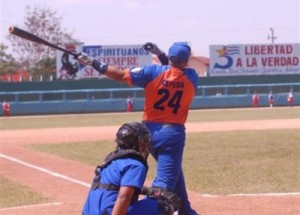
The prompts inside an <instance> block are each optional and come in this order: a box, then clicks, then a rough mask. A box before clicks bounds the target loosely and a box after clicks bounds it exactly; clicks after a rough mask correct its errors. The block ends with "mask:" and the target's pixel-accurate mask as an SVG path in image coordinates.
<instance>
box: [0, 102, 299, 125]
mask: <svg viewBox="0 0 300 215" xmlns="http://www.w3.org/2000/svg"><path fill="white" fill-rule="evenodd" d="M141 118H142V113H141V112H132V113H106V114H80V115H73V114H72V115H53V116H33V117H30V116H25V117H11V118H9V119H5V118H3V117H1V118H0V130H12V129H30V128H56V127H84V126H105V125H121V124H123V123H124V122H130V121H140V120H141ZM293 118H300V108H299V107H292V108H291V107H283V108H272V109H270V108H257V109H251V108H245V109H215V110H192V111H190V113H189V116H188V119H187V122H212V121H232V120H237V121H242V120H263V119H293Z"/></svg>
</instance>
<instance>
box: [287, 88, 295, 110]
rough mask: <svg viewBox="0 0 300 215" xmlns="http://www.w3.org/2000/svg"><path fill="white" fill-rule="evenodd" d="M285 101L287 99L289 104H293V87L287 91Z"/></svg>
mask: <svg viewBox="0 0 300 215" xmlns="http://www.w3.org/2000/svg"><path fill="white" fill-rule="evenodd" d="M287 101H288V103H289V105H290V106H293V105H294V94H293V89H290V92H289V94H288V97H287Z"/></svg>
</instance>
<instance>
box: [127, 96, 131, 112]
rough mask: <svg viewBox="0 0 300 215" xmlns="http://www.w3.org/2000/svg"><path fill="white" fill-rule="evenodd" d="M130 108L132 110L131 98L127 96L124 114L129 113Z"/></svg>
mask: <svg viewBox="0 0 300 215" xmlns="http://www.w3.org/2000/svg"><path fill="white" fill-rule="evenodd" d="M132 108H133V99H132V97H131V96H128V97H127V100H126V112H131V111H132Z"/></svg>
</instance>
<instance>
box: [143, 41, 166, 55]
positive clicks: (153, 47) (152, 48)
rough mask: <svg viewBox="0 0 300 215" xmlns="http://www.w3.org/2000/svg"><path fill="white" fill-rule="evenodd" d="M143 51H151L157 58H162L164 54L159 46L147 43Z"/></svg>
mask: <svg viewBox="0 0 300 215" xmlns="http://www.w3.org/2000/svg"><path fill="white" fill-rule="evenodd" d="M143 49H145V50H146V51H149V52H150V53H152V54H155V55H157V56H160V55H161V54H163V51H162V50H160V49H159V48H158V46H157V45H156V44H155V43H151V42H147V43H145V44H144V45H143Z"/></svg>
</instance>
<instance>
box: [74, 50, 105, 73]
mask: <svg viewBox="0 0 300 215" xmlns="http://www.w3.org/2000/svg"><path fill="white" fill-rule="evenodd" d="M77 60H78V62H79V63H80V64H82V65H87V66H92V67H93V68H94V69H95V70H97V71H98V72H100V73H101V74H104V73H105V72H106V70H107V67H108V65H107V64H106V63H103V62H101V61H98V60H95V59H94V58H93V57H91V56H88V55H87V54H86V53H81V54H80V55H79V56H78V57H77Z"/></svg>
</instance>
